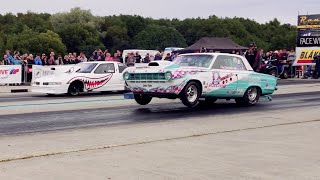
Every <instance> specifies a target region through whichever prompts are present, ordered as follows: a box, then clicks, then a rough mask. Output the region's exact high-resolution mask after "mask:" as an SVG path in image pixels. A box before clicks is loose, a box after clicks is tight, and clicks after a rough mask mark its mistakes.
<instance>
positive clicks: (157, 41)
mask: <svg viewBox="0 0 320 180" xmlns="http://www.w3.org/2000/svg"><path fill="white" fill-rule="evenodd" d="M134 43H135V46H136V47H137V48H141V49H157V50H163V49H164V48H165V47H171V46H174V47H185V46H186V45H187V44H186V42H185V39H184V38H183V36H182V35H181V34H180V33H179V32H178V31H177V30H176V29H174V28H171V27H169V28H168V27H166V26H159V25H150V26H148V27H147V28H146V29H145V30H143V31H141V32H140V33H139V34H137V35H136V36H135V37H134Z"/></svg>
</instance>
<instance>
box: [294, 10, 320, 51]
mask: <svg viewBox="0 0 320 180" xmlns="http://www.w3.org/2000/svg"><path fill="white" fill-rule="evenodd" d="M297 47H320V14H316V15H301V16H299V17H298V37H297Z"/></svg>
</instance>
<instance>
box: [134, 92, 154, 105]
mask: <svg viewBox="0 0 320 180" xmlns="http://www.w3.org/2000/svg"><path fill="white" fill-rule="evenodd" d="M134 99H135V100H136V102H137V103H138V104H140V105H147V104H149V103H150V102H151V100H152V97H151V96H148V95H144V94H134Z"/></svg>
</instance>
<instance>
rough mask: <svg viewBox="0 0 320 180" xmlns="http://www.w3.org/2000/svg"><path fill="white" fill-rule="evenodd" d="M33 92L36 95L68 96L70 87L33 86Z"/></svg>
mask: <svg viewBox="0 0 320 180" xmlns="http://www.w3.org/2000/svg"><path fill="white" fill-rule="evenodd" d="M31 92H34V93H43V94H66V93H68V87H67V86H62V85H59V86H54V85H50V86H37V85H33V86H32V87H31Z"/></svg>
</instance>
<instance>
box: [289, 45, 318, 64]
mask: <svg viewBox="0 0 320 180" xmlns="http://www.w3.org/2000/svg"><path fill="white" fill-rule="evenodd" d="M296 54H297V56H296V58H297V59H296V61H295V62H294V64H293V65H294V66H301V65H313V64H314V63H315V62H314V57H315V56H317V55H319V54H320V47H297V48H296Z"/></svg>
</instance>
